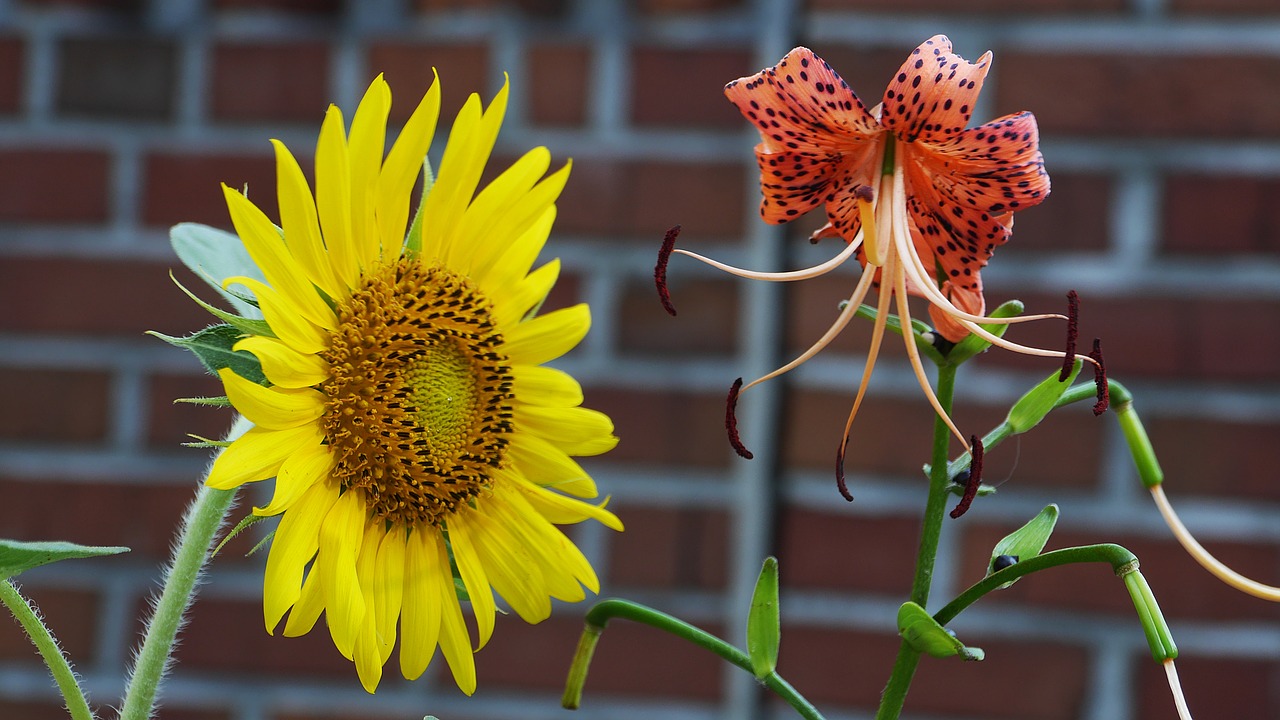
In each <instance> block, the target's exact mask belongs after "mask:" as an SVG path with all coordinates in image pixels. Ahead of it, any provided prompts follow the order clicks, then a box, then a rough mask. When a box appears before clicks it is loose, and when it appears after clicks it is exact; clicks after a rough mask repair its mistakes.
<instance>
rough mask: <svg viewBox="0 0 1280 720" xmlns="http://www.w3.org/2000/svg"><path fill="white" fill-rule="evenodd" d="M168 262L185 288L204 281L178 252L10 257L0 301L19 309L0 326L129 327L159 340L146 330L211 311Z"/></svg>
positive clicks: (57, 329)
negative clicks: (160, 256)
mask: <svg viewBox="0 0 1280 720" xmlns="http://www.w3.org/2000/svg"><path fill="white" fill-rule="evenodd" d="M170 270H173V272H174V274H175V276H176V277H177V278H178V279H179V280H180V281H181V282H182V284H183V285H186V286H187V287H188V288H191V289H193V290H197V291H198V288H200V287H201V286H202V285H203V283H201V282H200V281H199V280H198V279H197V278H196V277H195V276H194V275H192V274H191V273H189V272H187V270H186V269H185V268H182V267H181V266H179V264H178V262H177V260H176V259H175V260H174V262H172V263H164V262H140V261H122V260H107V259H96V260H86V259H74V258H57V259H49V258H36V257H13V258H6V259H5V261H4V262H3V263H0V307H6V308H16V309H17V311H16V312H6V313H3V314H0V331H5V332H25V333H36V334H67V333H80V334H85V335H92V336H109V335H124V336H127V337H128V338H129V339H132V340H135V341H137V342H139V343H142V342H155V343H158V342H160V341H159V340H150V339H147V338H145V337H143V333H145V332H146V331H147V330H158V331H160V332H163V333H166V334H169V335H186V334H190V333H192V332H194V331H196V330H199V329H200V328H202V327H205V326H206V325H208V324H209V323H210V321H211V318H210V316H209V315H208V314H207V313H205V312H204V311H203V310H201V309H200V308H199V307H198V306H197V305H196V304H195V303H192V302H191V301H189V300H187V299H186V297H185V296H184V295H182V292H181V291H180V290H178V288H176V287H174V285H173V281H171V280H170V279H169V272H170ZM173 352H179V351H178V350H177V349H176V348H175V349H174V350H173ZM193 362H194V360H193Z"/></svg>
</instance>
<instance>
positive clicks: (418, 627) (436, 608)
mask: <svg viewBox="0 0 1280 720" xmlns="http://www.w3.org/2000/svg"><path fill="white" fill-rule="evenodd" d="M438 533H439V531H438V530H436V529H435V528H433V527H417V528H414V529H412V530H410V531H409V537H408V540H407V541H406V543H405V554H404V573H405V575H404V605H403V607H402V608H401V610H400V673H401V674H402V675H404V676H405V677H406V678H408V679H409V680H416V679H417V678H418V676H420V675H422V673H423V671H425V670H426V669H427V665H428V664H430V662H431V656H432V655H434V654H435V652H436V641H437V639H438V638H439V637H440V603H441V597H440V593H439V592H438V591H437V589H436V576H437V575H439V574H440V573H441V572H444V573H445V574H446V575H449V577H450V578H452V577H453V576H452V575H451V574H450V572H449V568H448V566H447V565H446V566H445V567H444V568H443V570H442V569H441V567H440V557H439V556H438V555H437V554H436V551H435V543H433V542H430V537H431V536H432V535H436V534H438Z"/></svg>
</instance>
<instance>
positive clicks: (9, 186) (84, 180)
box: [0, 148, 111, 225]
mask: <svg viewBox="0 0 1280 720" xmlns="http://www.w3.org/2000/svg"><path fill="white" fill-rule="evenodd" d="M110 165H111V158H110V156H109V155H107V153H105V152H101V151H99V150H90V149H69V148H57V149H55V148H33V149H16V148H6V149H2V150H0V221H3V222H13V223H51V224H59V225H83V224H94V223H102V222H105V221H106V219H107V212H108V210H107V203H108V199H107V183H108V178H107V175H108V173H109V171H110Z"/></svg>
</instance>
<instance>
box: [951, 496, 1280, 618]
mask: <svg viewBox="0 0 1280 720" xmlns="http://www.w3.org/2000/svg"><path fill="white" fill-rule="evenodd" d="M1174 502H1175V503H1176V502H1177V499H1176V498H1175V499H1174ZM1175 507H1176V505H1175ZM1062 512H1063V514H1064V516H1067V515H1070V514H1071V513H1072V509H1071V506H1070V505H1069V504H1064V505H1063V506H1062ZM1150 514H1151V515H1152V516H1155V515H1156V514H1157V511H1156V509H1155V508H1154V507H1152V508H1151V509H1150ZM1014 529H1016V525H1009V526H1007V527H992V526H976V525H975V526H972V527H970V529H969V530H968V532H967V533H966V535H965V538H964V540H963V557H964V563H963V565H962V568H963V574H962V577H964V578H966V580H965V581H964V582H966V583H971V582H977V581H978V580H980V579H981V578H982V576H983V574H984V573H985V572H986V565H987V562H988V561H989V560H990V559H991V548H993V547H994V546H995V544H996V542H997V541H999V540H1000V538H1002V537H1004V535H1006V534H1008V533H1009V532H1012V531H1013V530H1014ZM1193 530H1194V529H1193ZM1102 542H1112V543H1117V544H1119V545H1122V546H1124V547H1126V548H1128V549H1129V550H1130V551H1131V552H1132V553H1133V554H1134V555H1137V556H1138V559H1139V561H1140V562H1141V563H1142V574H1143V576H1145V577H1146V578H1147V582H1148V583H1149V584H1150V585H1151V589H1152V592H1154V593H1155V596H1156V600H1157V601H1158V602H1159V603H1160V608H1161V610H1162V611H1163V613H1164V616H1165V618H1166V619H1167V620H1169V622H1170V625H1171V627H1172V629H1173V633H1174V640H1175V641H1176V640H1177V633H1178V621H1179V620H1231V621H1245V620H1258V621H1268V622H1275V621H1277V620H1280V609H1277V608H1276V606H1275V605H1274V604H1271V603H1267V602H1263V601H1261V600H1258V599H1257V598H1254V597H1250V596H1248V595H1245V594H1244V593H1241V592H1240V591H1238V590H1235V589H1232V588H1230V587H1228V586H1227V585H1225V584H1223V583H1222V582H1221V581H1219V580H1218V579H1216V578H1214V577H1212V576H1211V575H1209V573H1208V572H1206V571H1205V570H1204V569H1202V568H1201V567H1200V566H1199V565H1197V564H1196V562H1195V561H1194V560H1192V559H1191V558H1190V556H1188V555H1187V554H1186V552H1184V551H1183V550H1182V547H1181V546H1180V545H1178V543H1177V541H1176V540H1174V539H1173V536H1172V534H1170V535H1169V536H1168V539H1160V540H1152V539H1150V538H1145V537H1137V536H1133V535H1128V534H1126V533H1125V532H1124V529H1123V528H1114V529H1108V528H1106V527H1102V526H1098V527H1095V528H1093V529H1091V530H1088V531H1080V530H1075V529H1059V530H1058V531H1057V532H1055V533H1054V535H1053V537H1052V538H1051V539H1050V541H1049V546H1048V549H1050V550H1053V549H1055V548H1061V547H1071V546H1075V545H1089V544H1094V543H1102ZM1205 545H1206V547H1207V548H1208V549H1209V551H1210V552H1212V553H1213V554H1214V555H1215V556H1216V557H1217V558H1218V559H1220V560H1222V561H1223V562H1224V563H1226V564H1227V565H1228V566H1230V567H1232V568H1234V569H1235V570H1237V571H1238V572H1240V573H1241V574H1243V575H1246V576H1248V577H1252V578H1255V579H1258V580H1260V581H1261V582H1270V583H1272V584H1275V582H1276V578H1275V568H1276V564H1277V562H1280V546H1278V545H1275V544H1271V545H1266V544H1261V543H1259V544H1249V543H1245V542H1240V541H1219V540H1214V541H1207V542H1206V543H1205ZM980 602H982V603H983V604H1001V605H1004V604H1014V605H1040V606H1044V607H1052V608H1056V609H1061V610H1069V611H1073V612H1090V613H1108V614H1112V615H1117V616H1119V617H1120V618H1121V619H1122V620H1125V621H1129V620H1132V622H1133V628H1132V633H1133V635H1134V637H1135V638H1137V637H1141V634H1140V633H1141V631H1140V626H1139V625H1138V621H1137V617H1136V616H1135V615H1134V612H1133V602H1132V601H1131V600H1130V599H1129V594H1128V593H1127V592H1126V591H1125V588H1124V583H1123V582H1121V581H1120V580H1119V579H1118V578H1116V577H1115V575H1114V574H1113V573H1112V571H1111V568H1110V566H1108V565H1106V564H1105V563H1088V564H1077V565H1064V566H1061V567H1056V568H1051V569H1049V570H1046V571H1044V572H1040V573H1036V574H1035V576H1034V577H1027V578H1024V579H1022V580H1019V581H1018V583H1017V584H1016V585H1014V586H1013V587H1011V588H1008V589H1006V590H1000V591H997V592H993V593H991V594H989V595H987V596H986V597H984V598H983V599H982V600H981V601H980Z"/></svg>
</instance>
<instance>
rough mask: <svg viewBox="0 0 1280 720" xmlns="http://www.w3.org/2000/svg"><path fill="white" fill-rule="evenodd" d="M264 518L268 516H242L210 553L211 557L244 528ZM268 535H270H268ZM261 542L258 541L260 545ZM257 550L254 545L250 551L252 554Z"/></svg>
mask: <svg viewBox="0 0 1280 720" xmlns="http://www.w3.org/2000/svg"><path fill="white" fill-rule="evenodd" d="M263 520H266V518H265V517H263V516H261V515H246V516H244V517H243V518H241V519H240V522H238V523H236V526H235V527H233V528H231V530H230V531H229V532H228V533H227V535H226V537H224V538H222V541H221V542H219V543H218V546H217V547H215V548H214V549H213V552H211V553H209V557H214V556H215V555H217V554H218V553H219V552H221V551H222V547H223V546H224V545H226V544H227V543H229V542H231V539H232V538H234V537H235V536H237V535H239V534H240V533H241V532H244V530H245V529H247V528H248V527H249V526H250V525H256V524H257V523H260V522H262V521H263ZM268 537H270V536H269V535H268ZM261 544H262V543H261V542H259V543H258V545H261ZM255 550H257V546H256V545H255V546H254V549H253V550H250V551H249V554H250V555H252V554H253V553H254V551H255Z"/></svg>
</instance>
